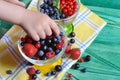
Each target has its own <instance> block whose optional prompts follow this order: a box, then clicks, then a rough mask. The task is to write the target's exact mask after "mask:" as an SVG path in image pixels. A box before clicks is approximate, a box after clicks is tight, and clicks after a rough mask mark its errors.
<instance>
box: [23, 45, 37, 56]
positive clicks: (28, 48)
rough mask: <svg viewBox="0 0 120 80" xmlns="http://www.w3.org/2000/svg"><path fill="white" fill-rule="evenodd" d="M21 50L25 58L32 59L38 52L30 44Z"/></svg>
mask: <svg viewBox="0 0 120 80" xmlns="http://www.w3.org/2000/svg"><path fill="white" fill-rule="evenodd" d="M22 50H23V52H24V53H25V54H26V56H28V57H30V58H32V57H33V56H34V55H35V54H36V53H37V51H38V49H37V48H36V47H35V46H34V45H32V44H30V43H26V44H25V45H24V46H23V48H22Z"/></svg>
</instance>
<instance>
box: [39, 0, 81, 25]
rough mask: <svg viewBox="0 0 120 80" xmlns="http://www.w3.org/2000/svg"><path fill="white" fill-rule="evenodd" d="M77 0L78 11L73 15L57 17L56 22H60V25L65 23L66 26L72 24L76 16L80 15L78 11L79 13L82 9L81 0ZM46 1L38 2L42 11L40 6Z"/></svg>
mask: <svg viewBox="0 0 120 80" xmlns="http://www.w3.org/2000/svg"><path fill="white" fill-rule="evenodd" d="M75 1H76V2H77V4H78V5H77V7H78V8H77V10H76V12H75V13H74V14H73V15H71V16H69V17H67V18H64V19H57V20H56V19H55V20H54V21H55V22H57V23H58V24H60V25H63V26H64V27H66V26H69V25H70V24H72V22H73V21H74V20H75V18H76V16H77V15H78V13H79V10H80V0H75ZM43 3H44V2H43V0H38V3H37V10H38V11H39V12H40V6H41V5H42V4H43Z"/></svg>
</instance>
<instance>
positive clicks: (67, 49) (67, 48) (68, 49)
mask: <svg viewBox="0 0 120 80" xmlns="http://www.w3.org/2000/svg"><path fill="white" fill-rule="evenodd" d="M70 50H71V46H70V45H68V46H67V47H66V49H65V53H69V51H70Z"/></svg>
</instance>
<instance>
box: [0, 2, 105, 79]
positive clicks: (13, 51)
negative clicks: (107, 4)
mask: <svg viewBox="0 0 120 80" xmlns="http://www.w3.org/2000/svg"><path fill="white" fill-rule="evenodd" d="M36 4H37V0H32V2H31V3H30V5H29V7H28V9H29V10H33V11H36V10H37V9H36ZM73 24H74V26H75V29H74V32H75V33H76V37H75V40H76V43H75V45H74V47H76V46H77V47H79V48H80V49H81V52H82V53H83V51H85V49H86V48H87V47H88V46H89V45H90V44H91V42H92V41H93V40H94V39H95V37H96V36H97V35H98V33H99V32H100V31H101V29H102V28H103V27H104V26H105V24H106V22H105V21H104V20H102V19H101V18H100V17H98V16H97V15H96V14H94V13H93V12H91V11H90V10H89V9H88V8H86V7H85V6H84V5H82V4H81V6H80V13H79V15H78V16H77V18H76V20H75V21H74V22H73ZM21 31H23V30H22V29H21V28H20V27H19V26H16V25H14V26H13V27H12V28H11V29H10V30H9V31H8V32H7V33H6V34H5V35H4V36H3V37H2V39H1V40H0V80H28V74H27V73H26V69H27V68H28V67H29V66H26V65H27V63H26V60H25V59H23V57H22V56H21V55H20V53H19V51H18V48H17V40H18V38H19V35H20V34H21ZM76 61H77V60H74V61H73V60H72V59H70V58H68V57H67V58H64V59H63V62H62V67H63V70H62V71H61V72H60V73H58V74H56V75H55V76H51V77H46V76H44V75H41V74H40V75H38V76H39V77H38V78H37V80H54V79H55V80H59V79H61V78H62V76H63V75H64V73H65V72H66V71H67V70H68V69H69V68H70V67H71V66H72V65H73V64H74V63H75V62H76ZM7 70H12V71H13V74H12V75H8V74H6V71H7Z"/></svg>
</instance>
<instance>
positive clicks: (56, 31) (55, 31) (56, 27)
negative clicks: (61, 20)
mask: <svg viewBox="0 0 120 80" xmlns="http://www.w3.org/2000/svg"><path fill="white" fill-rule="evenodd" d="M50 27H51V29H52V30H53V32H54V33H55V34H56V35H59V34H60V29H59V27H58V26H57V24H56V23H55V22H52V23H51V24H50Z"/></svg>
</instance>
